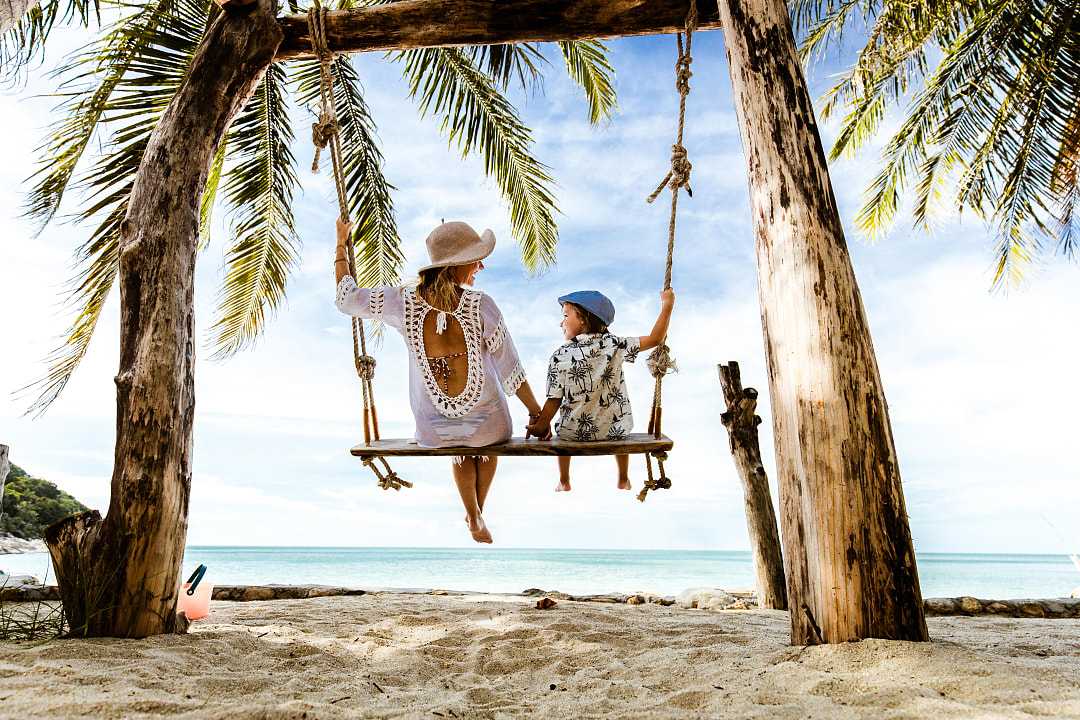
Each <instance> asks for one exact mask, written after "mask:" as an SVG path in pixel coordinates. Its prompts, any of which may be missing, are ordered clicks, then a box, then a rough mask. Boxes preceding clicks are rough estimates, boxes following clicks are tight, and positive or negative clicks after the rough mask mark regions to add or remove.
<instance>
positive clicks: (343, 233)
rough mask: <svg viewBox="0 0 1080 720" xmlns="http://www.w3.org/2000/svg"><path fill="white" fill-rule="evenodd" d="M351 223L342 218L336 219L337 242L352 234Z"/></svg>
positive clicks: (346, 238) (343, 240)
mask: <svg viewBox="0 0 1080 720" xmlns="http://www.w3.org/2000/svg"><path fill="white" fill-rule="evenodd" d="M352 229H353V224H352V223H351V222H349V221H348V220H345V219H343V218H340V217H339V218H338V219H337V239H338V242H339V243H342V242H345V241H346V240H348V239H349V237H351V236H352Z"/></svg>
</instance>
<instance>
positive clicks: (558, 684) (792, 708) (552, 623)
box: [0, 594, 1080, 720]
mask: <svg viewBox="0 0 1080 720" xmlns="http://www.w3.org/2000/svg"><path fill="white" fill-rule="evenodd" d="M534 602H535V600H529V599H524V598H518V597H514V598H498V597H492V596H467V597H453V596H449V597H447V596H431V595H392V594H380V595H366V596H362V597H335V598H320V599H313V600H290V601H273V602H254V603H215V606H214V610H213V614H212V616H211V618H210V619H209V620H208V621H203V622H200V623H197V624H196V625H195V626H194V628H193V631H192V632H191V634H189V635H185V636H179V635H173V636H166V637H157V638H152V639H148V640H65V641H51V642H47V643H44V644H37V645H33V644H20V645H10V644H7V645H0V716H2V717H5V718H39V717H40V718H44V717H48V718H64V717H77V716H83V717H87V716H88V717H95V718H140V717H157V716H160V715H170V716H176V717H200V718H203V717H207V718H337V717H341V718H346V717H401V716H404V717H414V718H425V719H427V720H431V719H432V718H438V717H445V718H451V717H456V718H498V717H512V716H517V717H522V716H527V717H552V718H590V717H612V718H636V717H740V718H743V717H761V718H916V717H919V718H989V717H1008V718H1020V717H1024V718H1027V717H1031V716H1051V717H1072V718H1080V621H1073V620H1014V619H1002V618H944V619H941V618H938V619H932V620H931V622H930V632H931V634H932V635H933V637H934V638H935V642H933V643H929V644H927V643H901V642H888V641H880V640H873V641H865V642H860V643H852V644H847V645H841V646H832V647H813V648H792V647H788V645H787V633H788V621H787V615H786V614H785V613H778V612H708V611H701V610H680V609H677V608H661V607H657V606H628V605H598V604H591V603H589V604H587V603H573V602H566V601H561V602H560V603H559V605H558V607H557V608H555V609H553V610H546V611H541V610H535V609H533V608H532V604H533V603H534ZM552 685H554V686H555V689H551V686H552Z"/></svg>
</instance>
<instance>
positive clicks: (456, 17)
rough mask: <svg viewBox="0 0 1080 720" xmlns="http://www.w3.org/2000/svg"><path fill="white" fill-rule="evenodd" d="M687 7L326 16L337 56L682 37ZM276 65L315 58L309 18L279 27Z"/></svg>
mask: <svg viewBox="0 0 1080 720" xmlns="http://www.w3.org/2000/svg"><path fill="white" fill-rule="evenodd" d="M693 1H694V2H697V5H698V29H700V30H718V29H720V16H719V9H718V6H717V3H716V2H715V0H693ZM689 8H690V5H689V0H401V1H400V2H393V3H389V4H386V5H375V6H372V7H364V8H357V9H355V10H338V11H334V12H330V13H327V15H326V40H327V44H328V45H329V47H330V49H331V50H333V51H334V52H366V51H369V50H404V49H409V48H423V47H456V46H463V45H489V44H492V45H493V44H499V43H516V42H554V41H557V40H582V39H585V38H608V37H619V36H623V35H658V34H667V33H674V32H678V31H679V30H682V28H683V24H684V22H685V20H686V13H687V11H688V10H689ZM279 25H280V27H281V30H282V32H283V33H284V34H285V39H284V40H283V41H282V43H281V45H280V47H279V48H278V52H277V57H276V58H275V59H276V60H289V59H292V58H297V57H311V54H312V50H311V38H310V36H309V35H308V27H307V16H306V15H289V16H285V17H283V18H281V19H280V20H279Z"/></svg>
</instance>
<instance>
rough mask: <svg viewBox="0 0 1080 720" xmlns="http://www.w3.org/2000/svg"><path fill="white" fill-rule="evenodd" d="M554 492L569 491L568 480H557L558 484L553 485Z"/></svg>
mask: <svg viewBox="0 0 1080 720" xmlns="http://www.w3.org/2000/svg"><path fill="white" fill-rule="evenodd" d="M555 492H570V481H569V480H559V484H558V485H556V486H555Z"/></svg>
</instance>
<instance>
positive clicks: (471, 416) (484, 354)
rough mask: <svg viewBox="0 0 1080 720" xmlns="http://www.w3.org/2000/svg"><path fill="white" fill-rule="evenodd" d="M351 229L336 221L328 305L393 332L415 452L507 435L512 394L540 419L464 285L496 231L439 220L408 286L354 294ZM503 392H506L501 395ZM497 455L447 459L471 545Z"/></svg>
mask: <svg viewBox="0 0 1080 720" xmlns="http://www.w3.org/2000/svg"><path fill="white" fill-rule="evenodd" d="M351 230H352V227H351V225H349V224H348V223H346V222H343V221H342V220H338V223H337V256H336V258H335V260H334V271H335V275H336V277H337V307H338V309H339V310H341V312H343V313H345V314H347V315H354V316H356V317H361V318H370V319H373V320H381V321H383V322H384V323H386V324H387V325H390V326H391V327H393V328H395V329H396V330H398V332H400V333H401V335H402V337H404V338H405V344H406V345H407V346H408V348H409V359H410V361H411V362H410V363H409V403H410V405H411V406H412V411H413V416H414V417H415V418H416V442H417V443H419V444H420V446H421V447H458V446H464V447H475V448H482V447H483V446H485V445H491V444H493V443H500V442H503V441H505V440H507V439H509V437H510V436H511V435H512V434H513V432H512V430H513V425H512V423H511V421H510V409H509V408H508V407H507V404H506V398H507V396H509V395H516V396H517V398H518V400H520V401H521V402H522V403H523V404H524V405H525V407H526V409H527V410H528V411H529V420H530V422H532V421H535V420H536V418H538V417H539V414H540V404H539V403H537V402H536V397H535V396H534V395H533V391H532V389H531V388H530V387H529V383H528V381H526V379H525V371H524V369H523V368H522V367H521V362H520V361H519V360H518V354H517V350H516V349H515V348H514V342H513V340H511V339H510V333H509V332H507V330H506V325H504V324H503V318H502V313H500V312H499V308H498V307H496V305H495V301H494V300H492V299H491V298H490V297H488V296H487V295H485V294H484V293H482V292H480V291H479V290H473V289H471V286H472V284H473V282H474V281H475V279H476V273H478V272H479V271H481V270H483V269H484V262H483V261H484V258H486V257H487V256H488V255H490V254H491V252H492V250H494V249H495V235H494V234H493V233H492V232H491V231H490V230H485V231H484V234H483V236H480V235H477V233H476V231H475V230H473V229H472V228H471V227H469V225H467V224H466V223H463V222H448V223H443V224H442V225H440V226H439V227H437V228H435V229H434V230H433V231H432V232H431V234H430V235H428V238H427V250H428V256H429V258H430V260H431V262H430V263H429V264H428V265H425V266H424V267H422V268H420V277H419V279H418V282H417V284H416V285H406V286H402V287H380V288H360V287H357V286H356V281H355V280H354V279H353V278H352V277H351V276H350V275H349V274H348V260H347V255H346V253H347V252H348V249H347V247H348V246H347V245H346V243H348V242H349V238H350V237H351ZM504 393H505V394H504ZM497 461H498V458H496V457H487V456H484V454H483V453H482V452H478V453H476V454H475V455H468V456H465V457H462V458H460V459H457V460H455V462H454V464H453V473H454V482H455V483H457V488H458V493H459V494H460V495H461V502H462V504H464V506H465V516H466V517H465V520H466V522H467V523H468V525H469V532H470V533H471V534H472V537H473V540H475V541H476V542H482V543H490V542H491V533H490V532H488V529H487V526H486V525H485V524H484V517H483V509H484V500H485V499H486V498H487V494H488V490H489V489H490V488H491V482H492V480H493V479H494V477H495V468H496V467H497Z"/></svg>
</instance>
